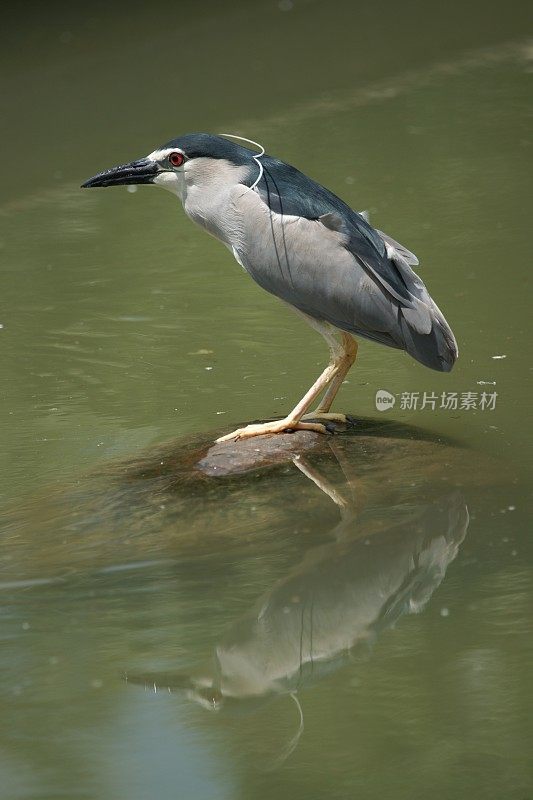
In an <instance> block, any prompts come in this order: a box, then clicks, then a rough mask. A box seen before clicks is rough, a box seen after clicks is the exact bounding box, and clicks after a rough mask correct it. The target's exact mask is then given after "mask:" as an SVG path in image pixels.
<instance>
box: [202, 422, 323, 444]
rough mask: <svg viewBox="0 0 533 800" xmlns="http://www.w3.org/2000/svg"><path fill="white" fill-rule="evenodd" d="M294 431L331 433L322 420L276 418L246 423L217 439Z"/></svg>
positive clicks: (235, 438)
mask: <svg viewBox="0 0 533 800" xmlns="http://www.w3.org/2000/svg"><path fill="white" fill-rule="evenodd" d="M292 431H315V433H331V432H332V431H331V428H330V425H329V424H328V423H326V424H325V425H323V424H322V423H320V422H293V421H292V420H290V419H288V418H285V419H276V420H274V421H273V422H260V423H254V424H252V425H246V427H245V428H237V430H236V431H233V432H232V433H227V434H226V435H225V436H220V437H219V438H218V439H217V440H216V441H217V443H218V442H229V441H237V439H250V438H251V437H252V436H265V435H267V434H269V433H284V432H287V433H288V432H292Z"/></svg>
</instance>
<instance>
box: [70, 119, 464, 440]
mask: <svg viewBox="0 0 533 800" xmlns="http://www.w3.org/2000/svg"><path fill="white" fill-rule="evenodd" d="M237 140H238V141H237ZM241 142H246V143H247V144H246V145H245V144H242V143H241ZM247 145H253V146H254V147H257V148H258V149H259V151H258V150H254V149H252V147H249V146H247ZM139 184H152V185H155V186H160V187H162V188H164V189H167V190H169V191H170V192H172V193H173V194H174V195H176V196H177V197H178V198H179V200H180V201H181V203H182V205H183V209H184V211H185V214H186V215H187V216H188V217H189V218H190V219H191V220H192V221H193V222H195V223H197V224H198V225H199V226H200V227H201V228H203V229H204V230H205V231H206V232H207V233H209V234H210V235H211V236H213V237H215V238H216V239H218V240H219V241H221V242H222V243H223V244H224V245H225V246H226V247H227V248H228V249H229V251H230V252H231V253H232V255H233V256H234V258H235V259H236V261H237V262H238V264H240V266H241V267H243V269H244V270H245V271H246V272H247V273H248V274H249V275H250V276H251V277H252V278H253V279H254V280H255V281H256V283H258V284H259V286H261V287H262V288H263V289H265V290H266V291H267V292H269V293H270V294H273V295H275V296H276V297H278V298H280V299H281V300H283V301H284V302H285V303H287V304H288V305H289V306H291V307H292V308H293V309H295V310H296V311H297V312H298V313H299V314H300V315H301V316H302V317H303V318H304V319H305V320H306V321H307V322H308V323H309V324H310V325H311V326H312V327H313V328H314V329H315V330H316V331H317V332H318V333H320V334H321V335H322V336H323V337H324V339H325V340H326V342H327V344H328V347H329V350H330V359H329V363H328V365H327V366H326V367H325V369H324V370H323V372H322V373H321V375H320V376H319V377H318V378H317V380H316V381H315V382H314V383H313V385H312V386H311V387H310V389H309V390H308V391H307V392H306V393H305V394H304V396H303V397H302V399H301V400H300V401H299V402H298V403H297V404H296V406H295V407H294V408H293V409H292V411H290V412H289V413H288V414H287V415H286V416H285V417H284V418H282V419H277V420H273V421H272V420H271V421H266V422H259V423H252V424H249V425H246V426H244V427H241V428H237V429H236V430H234V431H232V432H231V433H228V434H226V435H224V436H221V437H219V438H218V439H217V442H225V441H230V440H233V441H235V440H238V439H247V438H250V437H255V436H262V435H266V434H278V433H283V432H292V431H296V430H311V431H316V432H318V433H327V432H330V433H331V432H333V431H334V430H335V425H336V423H339V422H340V423H352V422H353V418H352V417H348V416H347V415H345V414H337V413H332V412H331V411H330V409H331V405H332V403H333V400H334V399H335V396H336V395H337V392H338V390H339V388H340V386H341V385H342V383H343V381H344V380H345V378H346V375H347V373H348V370H349V369H350V368H351V367H352V366H353V364H354V362H355V360H356V356H357V350H358V342H357V340H358V339H359V338H363V339H368V340H370V341H373V342H377V343H380V344H383V345H386V346H388V347H392V348H396V349H398V350H403V351H406V352H407V353H408V354H409V355H410V356H412V357H413V358H414V359H416V360H417V361H419V362H420V363H422V364H424V365H425V366H426V367H429V368H430V369H434V370H437V371H439V372H449V371H450V370H451V369H452V367H453V365H454V363H455V361H456V359H457V356H458V347H457V342H456V339H455V337H454V335H453V332H452V330H451V328H450V326H449V324H448V323H447V321H446V319H445V318H444V316H443V314H442V312H441V311H440V309H439V308H438V306H437V305H436V303H435V302H434V300H433V299H432V297H431V296H430V294H429V292H428V290H427V289H426V286H425V285H424V283H423V281H422V279H421V278H420V277H419V276H418V275H417V274H416V272H414V270H413V269H412V268H413V267H414V266H417V265H418V263H419V262H418V259H417V257H416V256H415V255H414V253H412V252H411V251H410V250H408V249H407V248H406V247H404V246H403V245H401V244H400V243H399V242H397V241H395V240H394V239H393V238H392V237H391V236H388V235H387V234H385V233H383V231H380V230H378V229H376V228H374V227H372V225H371V224H370V222H369V219H368V216H367V214H365V213H364V212H358V211H355V210H353V209H352V208H351V207H350V206H349V205H348V204H347V203H345V202H344V201H343V200H342V199H341V198H340V197H338V196H337V195H335V194H334V193H333V192H332V191H330V190H329V189H327V188H325V187H324V186H322V185H321V184H319V183H317V182H316V181H314V180H313V179H312V178H310V177H308V176H307V175H305V174H304V173H303V172H300V171H299V170H298V169H297V168H296V167H294V166H291V165H290V164H288V163H286V162H284V161H282V160H280V159H278V158H275V157H274V156H270V155H268V154H267V153H266V152H265V150H264V148H263V147H262V145H259V144H257V143H256V142H254V141H253V140H250V139H246V138H245V137H241V136H237V135H233V134H211V133H189V134H185V135H183V136H180V137H178V138H176V139H171V140H170V141H168V142H167V143H166V144H163V145H161V146H160V147H158V148H157V149H155V150H153V151H152V152H151V153H149V155H147V156H145V157H143V158H140V159H137V160H135V161H131V162H129V163H126V164H121V165H119V166H116V167H112V168H111V169H106V170H104V171H103V172H100V173H98V174H97V175H95V176H94V177H92V178H90V179H89V180H87V181H86V182H85V183H83V184H82V187H81V188H94V187H108V186H117V185H139ZM320 398H321V399H320ZM315 401H316V402H317V403H318V405H317V406H316V408H315V409H314V410H311V407H312V406H313V404H314V403H315Z"/></svg>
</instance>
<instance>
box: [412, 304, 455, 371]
mask: <svg viewBox="0 0 533 800" xmlns="http://www.w3.org/2000/svg"><path fill="white" fill-rule="evenodd" d="M405 311H408V310H407V309H403V308H402V309H400V313H399V323H400V329H401V332H402V336H403V340H404V347H405V349H406V350H407V352H408V353H409V355H411V356H413V358H415V359H416V360H417V361H420V363H421V364H424V365H425V366H426V367H429V368H430V369H435V370H438V371H439V372H450V370H451V369H452V367H453V365H454V364H455V362H456V360H457V356H458V355H459V351H458V348H457V342H456V340H455V336H454V335H453V333H452V329H451V328H450V326H449V325H448V323H447V322H446V320H445V319H444V316H443V314H442V313H441V311H440V310H439V309H438V308H437V306H436V305H435V304H433V308H432V309H431V320H432V325H431V330H430V332H429V333H420V332H419V331H418V330H417V329H416V328H415V327H413V326H411V325H410V324H409V319H408V315H407V317H406V316H405Z"/></svg>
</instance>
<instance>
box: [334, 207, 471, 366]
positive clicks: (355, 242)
mask: <svg viewBox="0 0 533 800" xmlns="http://www.w3.org/2000/svg"><path fill="white" fill-rule="evenodd" d="M319 219H320V222H321V223H322V224H323V225H325V226H326V227H329V228H332V229H335V230H337V231H338V232H339V233H342V234H343V235H344V237H345V244H344V246H345V247H346V248H347V249H348V250H349V251H350V253H351V254H352V255H353V257H354V259H355V262H356V263H357V264H358V265H359V266H361V267H363V269H365V270H366V271H367V273H368V275H369V276H371V277H372V278H373V279H374V281H375V283H376V288H377V289H378V291H379V295H380V296H378V293H376V292H369V293H368V294H367V296H363V297H358V298H357V300H354V302H358V303H359V304H361V303H362V304H363V305H364V304H367V305H368V304H372V305H373V306H374V307H375V312H376V317H377V318H376V322H375V325H376V329H377V330H379V327H380V325H381V321H382V320H384V319H385V317H387V318H388V319H389V325H390V327H389V330H388V332H389V334H390V335H391V336H392V338H393V339H394V341H395V342H396V343H397V346H400V347H402V348H403V349H405V350H407V352H408V353H409V354H410V355H412V356H413V357H414V358H416V359H417V360H418V361H420V362H421V363H423V364H425V365H426V366H428V367H431V368H432V369H437V370H439V371H443V372H447V371H449V370H450V369H451V368H452V366H453V364H454V362H455V360H456V358H457V343H456V341H455V338H454V336H453V333H452V331H451V329H450V327H449V325H448V323H447V322H446V320H445V319H444V316H443V315H442V313H441V311H440V310H439V308H438V307H437V305H436V304H435V302H434V301H433V299H432V298H431V296H430V294H429V292H428V290H427V289H426V287H425V285H424V283H423V281H422V280H421V278H420V277H419V276H418V275H417V274H416V272H414V271H413V270H412V269H411V267H410V264H413V263H414V264H418V259H417V258H416V256H415V255H414V253H411V251H410V250H407V248H405V247H403V246H402V245H400V244H399V243H398V242H396V241H395V240H394V239H392V237H390V236H387V234H384V233H383V232H382V231H376V234H377V235H379V237H380V239H381V240H382V242H383V243H384V245H385V252H384V253H383V252H381V251H379V250H378V249H377V248H376V249H374V250H372V248H371V247H369V244H368V238H366V237H365V238H364V239H363V240H362V238H361V234H360V230H359V228H360V225H357V226H354V225H353V223H352V220H351V219H350V217H348V218H347V217H345V216H344V215H342V216H341V215H339V214H337V213H329V214H325V215H322V216H321V217H320V218H319ZM365 222H366V221H365ZM366 224H368V223H366ZM391 310H392V311H393V313H394V322H393V323H392V325H391V324H390V311H391ZM363 335H364V333H363ZM369 338H371V337H369Z"/></svg>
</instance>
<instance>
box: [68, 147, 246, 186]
mask: <svg viewBox="0 0 533 800" xmlns="http://www.w3.org/2000/svg"><path fill="white" fill-rule="evenodd" d="M257 155H258V154H257V153H255V152H254V151H253V150H250V149H249V148H247V147H243V146H242V145H240V144H237V143H236V142H233V141H230V140H229V139H227V138H225V137H224V136H215V135H213V134H210V133H189V134H186V135H185V136H180V137H179V138H178V139H172V140H171V141H170V142H167V143H166V144H164V145H162V146H161V147H158V148H157V149H156V150H154V151H153V152H152V153H150V154H149V155H147V156H145V157H144V158H140V159H138V160H136V161H130V162H129V163H128V164H121V165H120V166H118V167H111V169H106V170H104V171H103V172H99V173H98V175H95V176H94V177H93V178H89V180H88V181H86V182H85V183H84V184H82V189H91V188H93V187H97V186H120V185H124V184H142V183H151V184H155V185H156V186H162V187H163V188H164V189H169V190H170V191H172V192H174V193H175V194H177V195H178V196H182V194H183V187H184V185H185V183H186V182H187V183H191V182H192V183H197V184H199V183H201V182H202V181H206V180H209V179H212V178H213V176H216V175H217V174H218V173H220V172H222V171H224V172H225V173H228V171H229V173H231V172H234V173H235V175H236V176H237V175H238V182H239V183H249V184H251V183H253V181H254V180H255V177H256V176H257V172H258V164H257V162H256V161H254V156H256V157H257Z"/></svg>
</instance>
